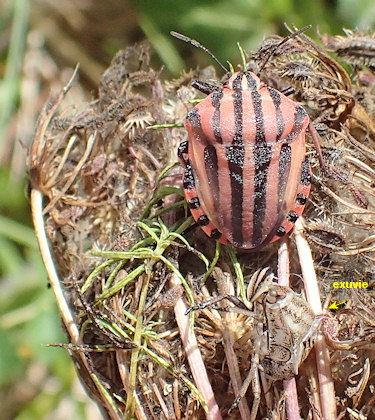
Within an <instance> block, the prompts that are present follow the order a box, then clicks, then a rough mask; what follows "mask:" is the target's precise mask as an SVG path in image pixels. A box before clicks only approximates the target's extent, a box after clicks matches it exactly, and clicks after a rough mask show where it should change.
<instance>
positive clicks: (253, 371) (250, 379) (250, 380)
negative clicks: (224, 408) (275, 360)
mask: <svg viewBox="0 0 375 420" xmlns="http://www.w3.org/2000/svg"><path fill="white" fill-rule="evenodd" d="M258 369H259V353H258V352H254V354H253V357H252V358H251V368H250V371H249V373H248V374H247V376H246V378H245V380H244V382H243V384H242V386H241V389H240V392H239V393H238V395H237V397H236V398H235V400H234V401H233V404H232V406H231V407H230V409H229V410H228V414H230V413H231V412H232V411H233V410H234V409H235V408H237V406H238V404H239V403H240V401H241V399H242V398H243V397H244V396H245V394H246V391H247V390H248V388H249V386H250V384H251V386H252V390H253V406H252V408H251V415H250V420H256V419H257V413H258V409H259V403H260V395H261V392H260V381H259V374H258Z"/></svg>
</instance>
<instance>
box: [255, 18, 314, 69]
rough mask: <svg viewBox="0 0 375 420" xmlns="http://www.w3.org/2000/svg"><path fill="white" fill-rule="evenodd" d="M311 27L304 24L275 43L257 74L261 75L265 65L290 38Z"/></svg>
mask: <svg viewBox="0 0 375 420" xmlns="http://www.w3.org/2000/svg"><path fill="white" fill-rule="evenodd" d="M310 28H311V25H307V26H304V27H303V28H302V29H300V30H298V31H296V32H293V33H292V34H290V35H288V36H287V37H285V38H284V39H283V40H282V41H280V42H279V43H278V44H277V45H275V46H274V47H273V48H272V49H271V51H270V52H269V53H268V56H267V57H266V58H265V60H264V61H263V63H262V65H261V66H260V68H259V70H258V73H257V76H259V75H260V73H261V72H262V70H263V69H264V67H265V66H266V64H267V63H268V62H269V60H270V59H271V58H272V56H274V55H275V53H276V51H277V50H278V49H279V48H280V47H281V46H282V45H284V44H285V43H286V42H288V41H289V40H290V39H292V38H295V37H296V36H298V35H300V34H302V33H303V32H306V31H307V30H308V29H310Z"/></svg>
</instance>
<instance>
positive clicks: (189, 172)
mask: <svg viewBox="0 0 375 420" xmlns="http://www.w3.org/2000/svg"><path fill="white" fill-rule="evenodd" d="M183 187H184V188H185V189H186V190H192V189H193V188H195V180H194V174H193V168H192V167H191V164H190V161H189V160H187V161H186V166H185V173H184V180H183Z"/></svg>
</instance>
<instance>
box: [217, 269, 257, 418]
mask: <svg viewBox="0 0 375 420" xmlns="http://www.w3.org/2000/svg"><path fill="white" fill-rule="evenodd" d="M216 280H217V288H218V292H219V294H220V295H234V289H233V283H232V282H230V281H229V278H228V276H225V275H223V276H221V281H218V279H216ZM218 316H220V314H219V313H218ZM221 316H222V334H223V346H224V353H225V357H226V360H227V364H228V371H229V376H230V381H231V384H232V387H233V391H234V395H235V396H238V395H239V394H240V391H241V388H242V385H243V383H242V379H241V372H240V368H239V365H238V359H237V355H236V352H235V350H234V335H233V321H234V318H235V317H236V316H238V315H237V314H235V313H233V312H232V313H231V312H224V313H222V314H221ZM238 409H239V411H240V416H241V419H243V420H247V419H250V408H249V406H248V404H247V400H246V398H241V401H240V402H239V404H238Z"/></svg>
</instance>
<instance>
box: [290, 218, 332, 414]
mask: <svg viewBox="0 0 375 420" xmlns="http://www.w3.org/2000/svg"><path fill="white" fill-rule="evenodd" d="M294 234H295V240H296V245H297V250H298V255H299V260H300V263H301V269H302V275H303V281H304V285H305V290H306V295H307V300H308V302H309V304H310V306H311V308H312V310H313V311H314V314H315V315H321V314H322V312H323V309H322V304H321V301H320V294H319V287H318V282H317V278H316V274H315V270H314V261H313V258H312V255H311V250H310V247H309V245H308V243H307V241H306V239H305V238H304V236H303V227H302V222H301V220H297V222H296V224H295V228H294ZM315 351H316V362H317V371H318V380H319V391H320V401H321V406H322V407H321V408H322V414H323V418H324V420H335V419H336V418H337V412H336V400H335V389H334V385H333V381H332V375H331V368H330V357H329V351H328V347H327V345H326V343H325V339H324V337H323V336H319V337H318V338H317V340H316V342H315Z"/></svg>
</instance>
